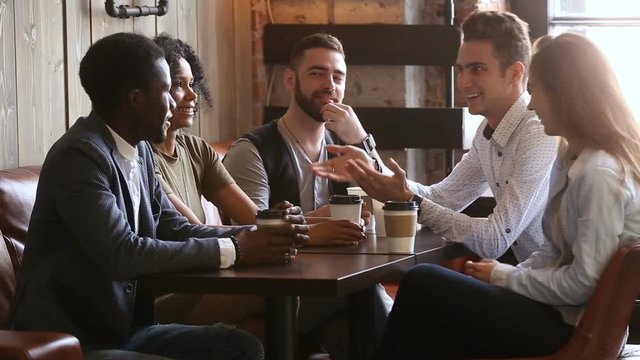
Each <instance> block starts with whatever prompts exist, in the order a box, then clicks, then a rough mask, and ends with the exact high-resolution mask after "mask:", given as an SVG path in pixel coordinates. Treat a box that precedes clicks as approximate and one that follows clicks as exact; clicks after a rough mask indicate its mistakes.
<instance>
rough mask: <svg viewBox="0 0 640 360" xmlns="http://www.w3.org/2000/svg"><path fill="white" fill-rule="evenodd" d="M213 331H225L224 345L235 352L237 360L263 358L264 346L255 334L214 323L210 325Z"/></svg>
mask: <svg viewBox="0 0 640 360" xmlns="http://www.w3.org/2000/svg"><path fill="white" fill-rule="evenodd" d="M210 329H214V331H226V332H227V334H226V336H225V337H224V338H225V344H224V346H225V347H227V348H229V349H232V350H233V351H232V352H233V353H235V354H237V356H236V357H234V359H238V360H263V359H264V348H263V346H262V342H260V340H259V339H258V338H256V337H255V336H253V335H251V334H249V333H248V332H246V331H244V330H240V329H238V328H235V327H231V326H227V325H221V324H220V325H214V326H212V327H210Z"/></svg>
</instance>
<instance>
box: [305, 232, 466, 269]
mask: <svg viewBox="0 0 640 360" xmlns="http://www.w3.org/2000/svg"><path fill="white" fill-rule="evenodd" d="M300 252H302V253H307V254H372V255H374V254H375V255H381V254H393V255H399V253H395V252H392V251H391V250H390V249H389V240H388V239H387V238H385V237H377V236H375V235H370V234H367V239H366V240H365V241H363V242H361V243H360V244H359V245H356V246H328V247H322V246H310V247H305V248H302V249H300ZM400 255H409V256H414V260H415V263H416V264H420V263H434V264H441V263H443V262H445V261H447V260H451V259H455V258H457V257H460V256H468V255H473V252H471V250H469V249H467V248H466V247H465V246H464V245H462V244H460V243H454V242H451V241H447V240H445V239H444V238H443V237H441V236H439V235H435V234H434V233H433V231H431V229H429V228H423V229H422V230H420V231H418V233H417V234H416V239H415V246H414V251H413V252H411V253H400Z"/></svg>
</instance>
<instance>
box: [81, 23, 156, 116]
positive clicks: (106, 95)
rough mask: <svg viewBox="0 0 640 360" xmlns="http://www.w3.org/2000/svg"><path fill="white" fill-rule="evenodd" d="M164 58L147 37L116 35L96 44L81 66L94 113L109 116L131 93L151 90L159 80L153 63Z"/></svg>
mask: <svg viewBox="0 0 640 360" xmlns="http://www.w3.org/2000/svg"><path fill="white" fill-rule="evenodd" d="M163 57H164V53H163V51H162V49H161V48H160V47H159V46H158V45H156V44H155V43H154V42H153V41H151V39H149V38H148V37H146V36H144V35H139V34H134V33H116V34H113V35H109V36H106V37H104V38H102V39H100V40H98V41H96V42H95V43H94V44H93V45H91V47H89V50H88V51H87V53H86V54H85V55H84V57H83V58H82V61H81V62H80V82H81V83H82V87H83V88H84V91H85V92H86V93H87V94H88V95H89V98H90V99H91V104H92V105H93V108H94V110H95V111H96V112H97V113H98V114H100V115H103V116H104V115H109V114H111V113H113V112H114V111H115V110H117V109H118V108H119V107H120V106H121V104H122V102H123V101H124V100H125V99H126V96H127V94H128V93H129V92H130V91H131V90H133V89H140V90H144V91H146V90H148V89H149V86H150V84H151V82H152V81H153V79H154V78H155V76H156V73H155V70H154V69H155V67H154V63H155V61H157V60H158V59H162V58H163Z"/></svg>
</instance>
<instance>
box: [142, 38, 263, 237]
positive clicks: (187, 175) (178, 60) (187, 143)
mask: <svg viewBox="0 0 640 360" xmlns="http://www.w3.org/2000/svg"><path fill="white" fill-rule="evenodd" d="M154 42H155V43H156V44H158V45H159V46H160V47H161V48H162V49H163V50H164V52H165V58H166V60H167V62H168V63H169V68H170V69H171V90H170V92H171V96H173V99H174V100H175V102H176V108H175V109H174V110H173V117H171V119H169V121H170V122H171V126H170V127H169V129H168V130H167V138H166V140H165V141H164V142H163V143H160V144H155V145H154V151H155V154H156V162H157V175H158V179H159V180H160V183H161V185H162V187H163V189H164V190H165V192H166V193H167V195H168V197H169V199H170V200H171V202H172V203H173V205H174V206H175V207H176V209H178V211H180V213H182V214H183V215H184V216H185V217H187V219H189V222H191V223H194V224H202V223H205V222H206V218H205V210H204V208H203V206H202V204H201V196H203V197H204V198H205V199H206V200H208V201H210V202H212V203H213V204H214V205H215V206H216V207H218V208H219V209H220V210H221V211H222V212H223V213H224V214H225V215H226V216H229V217H230V218H231V219H233V221H234V222H235V223H238V224H253V223H255V215H256V213H257V211H258V207H257V206H256V205H255V204H254V203H253V201H251V199H250V198H249V197H248V196H247V195H246V194H245V193H244V192H243V191H242V190H241V189H240V187H238V185H236V184H235V182H234V181H233V178H232V177H231V175H229V173H228V172H227V170H226V169H225V168H224V166H223V165H222V159H221V157H220V156H219V155H218V154H217V153H216V152H215V151H214V150H213V149H212V148H211V147H210V146H209V144H207V142H206V141H205V140H204V139H202V138H200V137H198V136H194V135H190V134H188V133H186V132H184V129H188V128H190V127H191V126H192V125H193V117H194V116H195V114H196V112H197V111H198V106H199V98H201V99H204V101H205V103H206V105H208V106H211V105H212V101H211V94H210V92H209V87H208V86H207V80H206V78H205V76H204V69H203V67H202V64H201V63H200V59H198V56H197V55H196V53H195V51H194V49H193V48H192V47H191V46H190V45H189V44H187V43H185V42H184V41H182V40H180V39H174V38H172V37H171V36H169V35H167V34H161V35H159V36H157V37H156V38H155V39H154Z"/></svg>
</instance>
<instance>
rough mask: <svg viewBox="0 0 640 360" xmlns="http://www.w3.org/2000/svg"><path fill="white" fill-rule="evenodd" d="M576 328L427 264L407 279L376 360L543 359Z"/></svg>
mask: <svg viewBox="0 0 640 360" xmlns="http://www.w3.org/2000/svg"><path fill="white" fill-rule="evenodd" d="M573 329H574V327H573V326H571V325H569V324H566V323H565V322H564V321H563V320H562V316H561V315H560V313H559V312H558V311H556V310H555V309H554V308H553V307H552V306H549V305H547V304H543V303H541V302H538V301H535V300H532V299H530V298H528V297H525V296H522V295H519V294H516V293H514V292H513V291H510V290H507V289H504V288H500V287H497V286H494V285H491V284H487V283H485V282H483V281H480V280H476V279H474V278H472V277H470V276H466V275H464V274H460V273H458V272H455V271H451V270H449V269H445V268H442V267H440V266H437V265H429V264H423V265H417V266H414V267H413V268H412V269H411V270H410V271H409V272H408V273H407V274H406V275H405V276H404V278H403V279H402V282H401V284H400V288H399V289H398V295H397V297H396V301H395V304H394V306H393V309H392V310H391V313H390V314H389V319H388V320H387V328H386V329H385V333H384V336H383V339H382V342H381V344H380V346H379V348H378V349H377V351H376V354H375V355H374V359H404V360H410V359H424V360H426V359H447V360H450V359H451V360H453V359H465V358H499V357H520V356H525V357H530V356H543V355H549V354H552V353H554V352H556V351H557V350H559V349H560V348H561V347H562V346H563V345H564V344H566V343H567V341H568V340H569V338H570V337H571V334H572V333H573Z"/></svg>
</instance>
